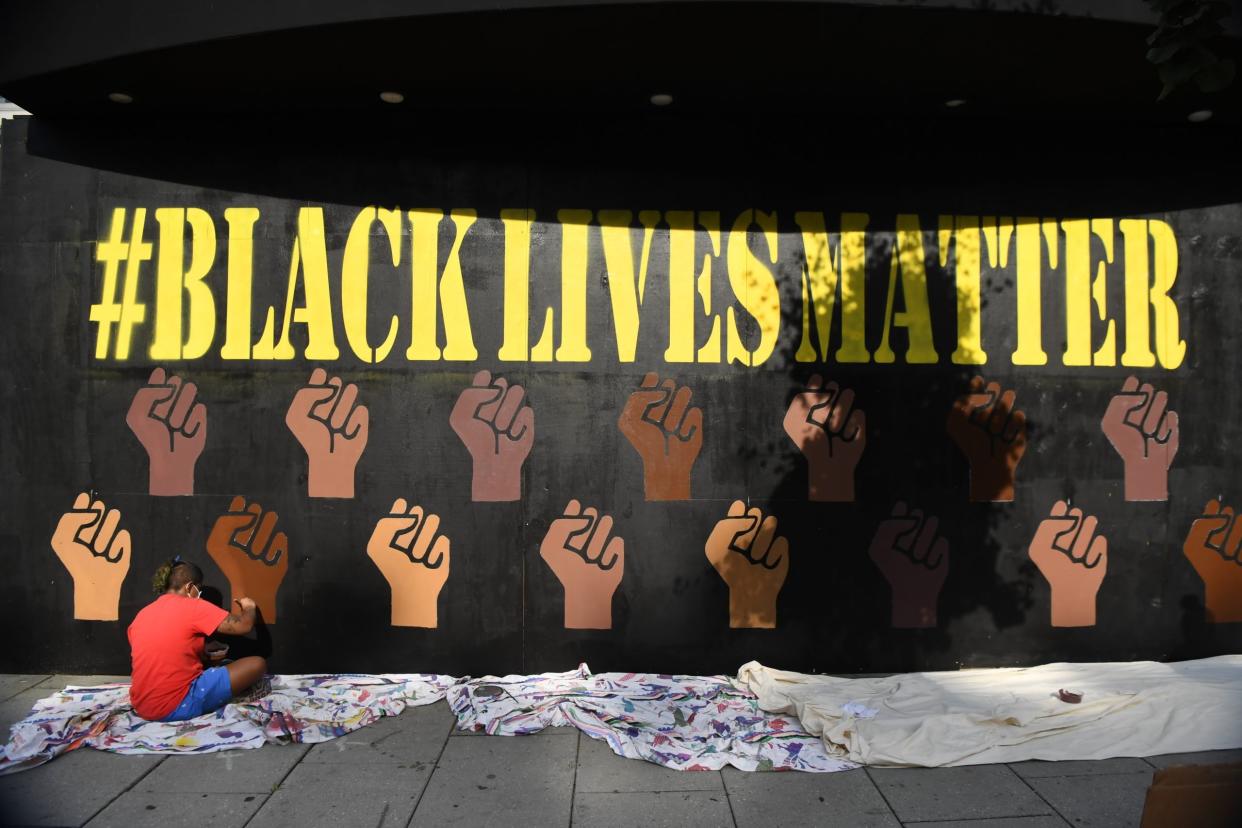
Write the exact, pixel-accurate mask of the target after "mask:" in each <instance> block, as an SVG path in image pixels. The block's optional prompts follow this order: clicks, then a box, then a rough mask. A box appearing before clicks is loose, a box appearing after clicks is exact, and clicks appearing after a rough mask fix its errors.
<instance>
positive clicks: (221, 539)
mask: <svg viewBox="0 0 1242 828" xmlns="http://www.w3.org/2000/svg"><path fill="white" fill-rule="evenodd" d="M277 519H278V516H277V514H276V513H275V512H272V511H268V512H266V513H264V511H263V507H262V506H260V505H259V504H258V503H254V502H251V504H250V505H249V506H247V505H246V499H245V498H243V497H235V498H233V502H232V503H230V504H229V510H228V511H227V512H225V513H224V514H223V515H220V517H219V518H217V519H216V525H215V526H213V527H212V529H211V534H210V535H209V536H208V537H207V553H208V554H209V555H211V559H212V560H213V561H215V562H216V566H218V567H220V571H221V572H223V573H224V577H225V578H228V580H229V589H230V590H231V591H232V593H233V595H232V600H234V601H236V600H237V599H238V598H253V599H254V602H255V603H256V604H258V605H259V609H260V610H261V611H262V613H263V620H264V621H267V622H268V623H275V622H276V590H278V589H280V582H281V581H283V580H284V579H285V573H286V572H288V571H289V539H288V538H287V537H285V533H284V532H277V531H276V521H277Z"/></svg>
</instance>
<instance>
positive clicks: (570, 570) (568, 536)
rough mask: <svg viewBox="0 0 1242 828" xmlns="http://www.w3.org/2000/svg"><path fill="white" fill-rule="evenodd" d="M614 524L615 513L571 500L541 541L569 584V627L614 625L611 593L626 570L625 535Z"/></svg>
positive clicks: (554, 568) (562, 579)
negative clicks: (615, 531) (614, 531)
mask: <svg viewBox="0 0 1242 828" xmlns="http://www.w3.org/2000/svg"><path fill="white" fill-rule="evenodd" d="M612 529H613V526H612V518H611V517H609V516H608V515H601V514H600V513H599V510H597V509H595V508H594V507H590V506H588V507H587V508H585V509H583V508H582V505H581V504H580V503H579V502H578V501H576V500H571V501H569V504H568V505H566V506H565V513H564V515H562V516H561V517H558V518H556V519H555V520H553V521H552V525H551V526H549V527H548V533H547V534H546V535H545V536H544V538H543V543H541V544H540V545H539V556H540V557H542V558H543V560H544V562H545V563H547V565H548V566H550V567H551V568H552V571H553V572H554V573H555V574H556V577H557V580H559V581H560V582H561V586H562V587H564V588H565V627H566V629H571V630H608V629H612V596H613V593H614V592H616V591H617V587H618V586H619V585H620V584H621V578H622V577H623V576H624V575H625V541H624V540H623V539H621V538H620V537H610V535H611V534H612Z"/></svg>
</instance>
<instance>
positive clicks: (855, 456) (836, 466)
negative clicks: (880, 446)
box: [785, 374, 867, 503]
mask: <svg viewBox="0 0 1242 828" xmlns="http://www.w3.org/2000/svg"><path fill="white" fill-rule="evenodd" d="M785 433H786V434H788V435H789V439H790V440H793V442H794V445H795V446H797V447H798V450H799V451H801V452H802V454H803V455H804V456H805V457H806V463H807V497H808V498H809V499H810V500H822V501H835V502H839V503H850V502H853V500H854V469H855V467H856V466H857V465H858V460H859V458H861V457H862V454H863V451H864V450H865V449H866V447H867V418H866V415H865V414H864V413H863V411H862V409H861V408H855V407H854V392H853V391H851V390H850V389H848V388H841V387H840V386H839V385H837V384H836V383H835V382H828V383H825V382H824V380H823V379H822V378H821V377H820V376H819V374H813V375H812V376H811V378H810V379H809V380H808V381H807V384H806V389H805V390H803V391H802V392H800V393H798V394H796V395H795V396H794V398H793V401H792V402H790V403H789V409H788V410H787V411H786V412H785Z"/></svg>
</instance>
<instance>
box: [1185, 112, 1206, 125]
mask: <svg viewBox="0 0 1242 828" xmlns="http://www.w3.org/2000/svg"><path fill="white" fill-rule="evenodd" d="M1211 117H1212V110H1210V109H1196V110H1195V111H1194V112H1192V113H1190V114H1189V115H1187V116H1186V120H1187V121H1190V122H1191V123H1192V124H1201V123H1203V122H1204V121H1206V120H1208V119H1209V118H1211Z"/></svg>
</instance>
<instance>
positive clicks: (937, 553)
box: [870, 501, 949, 628]
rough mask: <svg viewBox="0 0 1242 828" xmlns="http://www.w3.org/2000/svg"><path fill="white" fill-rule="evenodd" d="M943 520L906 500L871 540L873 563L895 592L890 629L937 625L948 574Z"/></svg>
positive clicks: (946, 543) (883, 523)
mask: <svg viewBox="0 0 1242 828" xmlns="http://www.w3.org/2000/svg"><path fill="white" fill-rule="evenodd" d="M939 525H940V521H939V519H938V518H937V517H936V516H935V515H924V514H923V511H922V510H921V509H910V508H908V507H907V506H906V504H905V503H904V502H902V501H897V503H895V504H894V505H893V511H892V516H891V517H889V518H888V519H887V520H883V521H880V525H879V526H877V527H876V530H875V536H874V537H873V538H872V539H871V548H870V555H871V561H872V563H874V564H875V565H876V566H877V567H878V568H879V570H880V572H882V573H883V574H884V579H885V580H886V581H888V586H889V589H890V590H891V591H892V605H891V612H892V616H891V618H892V625H893V626H894V627H902V628H919V627H934V626H936V605H937V604H938V603H939V602H940V589H941V587H943V586H944V580H945V578H946V577H948V575H949V542H948V541H947V540H946V539H944V538H942V537H940V536H939V535H938V534H937V530H938V529H939Z"/></svg>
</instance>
